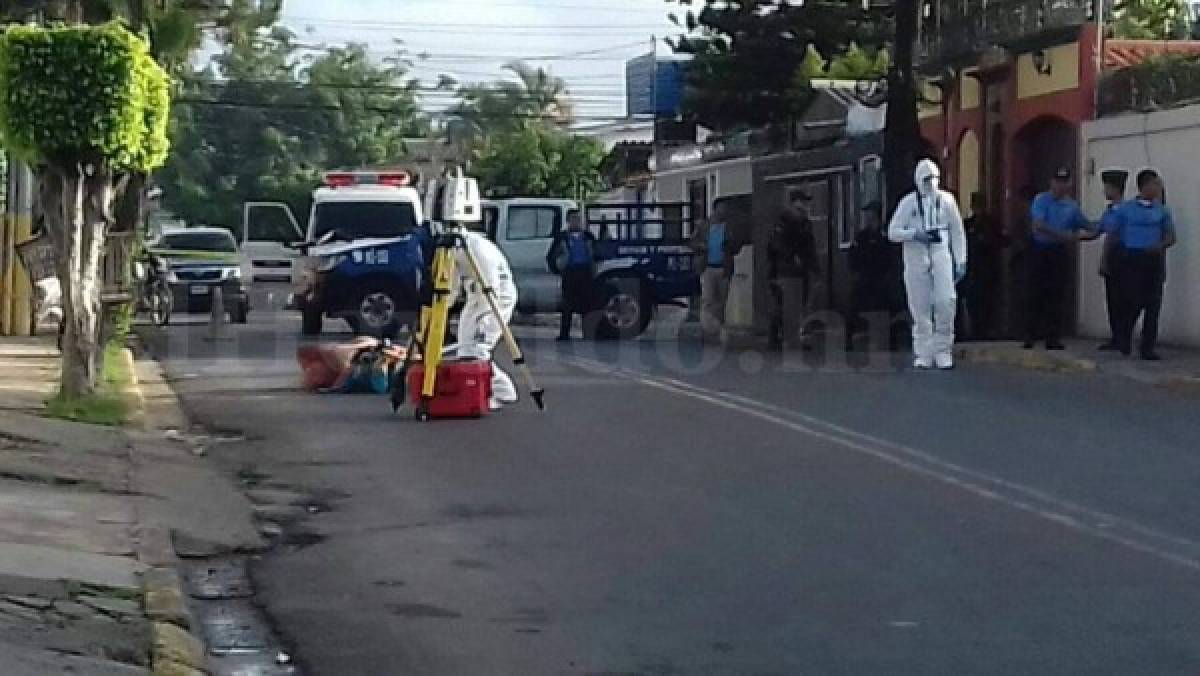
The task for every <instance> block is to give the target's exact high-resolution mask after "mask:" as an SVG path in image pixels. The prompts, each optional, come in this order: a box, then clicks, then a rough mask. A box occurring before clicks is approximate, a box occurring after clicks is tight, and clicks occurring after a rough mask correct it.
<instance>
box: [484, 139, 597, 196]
mask: <svg viewBox="0 0 1200 676" xmlns="http://www.w3.org/2000/svg"><path fill="white" fill-rule="evenodd" d="M603 161H604V147H603V146H602V145H601V144H600V143H599V142H598V141H596V140H595V139H591V138H587V137H583V136H578V135H575V134H571V133H569V132H567V131H564V130H561V129H557V128H554V127H553V126H550V125H547V124H545V123H544V122H542V121H538V120H525V121H524V122H523V123H522V124H521V125H520V126H519V127H518V128H516V129H513V130H511V131H505V132H501V133H498V134H493V135H492V136H490V137H488V138H487V140H486V141H485V142H484V144H483V146H482V148H481V150H480V153H479V158H478V160H477V161H476V163H475V165H474V167H473V168H472V173H474V174H475V175H476V176H477V177H478V178H479V180H480V183H481V185H483V187H484V188H485V189H487V190H489V191H492V192H493V193H499V194H505V195H520V196H524V197H572V198H577V199H581V200H586V199H588V198H590V197H592V196H594V195H595V194H596V193H597V192H599V191H600V190H601V189H603V186H604V178H603V175H602V174H601V172H600V164H601V163H602V162H603Z"/></svg>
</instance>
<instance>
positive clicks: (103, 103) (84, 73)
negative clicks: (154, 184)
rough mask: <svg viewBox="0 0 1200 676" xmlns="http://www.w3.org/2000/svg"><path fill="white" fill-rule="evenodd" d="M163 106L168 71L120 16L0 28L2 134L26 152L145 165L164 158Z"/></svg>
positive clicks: (70, 160) (59, 160) (36, 156)
mask: <svg viewBox="0 0 1200 676" xmlns="http://www.w3.org/2000/svg"><path fill="white" fill-rule="evenodd" d="M169 108H170V96H169V90H168V83H167V77H166V74H165V73H164V72H163V70H162V69H161V68H160V67H159V66H158V64H157V63H155V62H154V60H153V59H152V58H151V57H150V54H149V50H148V48H147V46H146V43H145V42H144V41H143V40H141V39H140V38H138V37H137V36H136V35H134V34H132V33H130V32H129V31H128V30H126V29H125V28H124V27H122V26H121V25H120V24H117V23H108V24H104V25H102V26H82V25H76V26H58V27H53V28H49V29H45V28H40V27H34V26H10V27H9V28H8V29H7V30H6V31H5V32H4V33H3V35H2V36H0V136H2V137H3V139H4V141H5V144H6V145H7V146H8V147H9V148H10V149H11V150H13V151H14V152H15V153H17V155H18V156H20V157H22V158H23V159H25V160H28V161H30V162H33V163H40V162H51V163H54V164H58V165H60V166H72V165H74V164H76V163H79V162H97V163H100V162H104V163H107V164H108V165H109V166H111V167H113V168H116V169H125V170H134V171H149V170H151V169H154V168H156V167H158V166H160V165H161V164H162V162H163V161H164V160H165V159H166V155H167V148H168V141H167V138H166V121H167V116H168V115H169Z"/></svg>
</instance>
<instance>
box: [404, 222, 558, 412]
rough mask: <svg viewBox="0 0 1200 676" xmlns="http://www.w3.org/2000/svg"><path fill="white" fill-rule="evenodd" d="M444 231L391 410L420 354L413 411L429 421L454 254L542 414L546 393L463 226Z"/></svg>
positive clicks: (450, 293) (451, 289)
mask: <svg viewBox="0 0 1200 676" xmlns="http://www.w3.org/2000/svg"><path fill="white" fill-rule="evenodd" d="M444 227H445V230H444V232H442V233H441V234H438V235H435V239H434V249H433V266H432V268H433V273H432V278H433V298H432V303H431V304H430V305H426V306H423V307H422V308H421V319H420V322H419V328H418V330H417V331H416V332H415V333H414V334H413V336H412V341H411V344H410V346H409V350H408V355H407V356H406V357H405V362H404V368H403V369H402V371H401V376H400V378H398V379H397V378H394V379H393V387H392V410H393V411H395V410H398V409H399V408H400V406H401V405H402V404H403V403H404V386H403V384H402V383H403V380H404V375H403V374H404V373H405V372H407V371H408V367H409V366H410V365H411V363H412V360H413V355H414V353H416V352H417V351H418V350H419V351H420V353H421V359H422V361H423V362H424V377H425V379H424V381H423V382H422V384H421V400H420V403H418V404H417V407H416V418H417V420H420V421H422V422H424V421H427V420H429V403H430V402H431V401H432V400H433V396H434V394H435V393H436V392H437V372H438V367H439V366H441V364H442V361H443V359H444V355H443V354H442V351H443V350H444V349H445V345H446V329H447V327H448V326H449V325H450V306H451V305H452V304H453V303H454V296H455V295H456V294H455V291H454V279H455V274H456V270H455V268H456V267H457V266H456V264H455V257H454V255H455V252H457V251H462V253H463V258H464V259H466V261H467V266H468V270H467V272H468V274H469V275H470V277H471V279H472V280H473V281H474V282H475V283H476V284H478V285H479V288H480V289H481V290H482V291H483V295H484V298H486V299H487V302H488V308H489V310H491V313H492V317H493V319H495V321H496V322H497V323H498V324H499V326H500V332H501V335H502V336H503V338H504V344H505V346H507V347H508V352H509V354H510V355H512V360H513V364H515V365H516V366H517V367H518V368H520V369H521V373H522V375H523V376H524V378H525V382H526V384H527V385H528V387H529V396H530V397H532V398H533V401H534V403H535V404H537V407H538V409H539V410H544V409H545V408H546V405H545V401H544V397H545V393H546V392H545V390H544V389H542V388H541V387H538V384H537V381H536V380H534V377H533V372H532V371H531V370H530V369H529V365H528V364H527V363H526V361H525V354H524V353H523V352H521V347H520V346H519V345H517V339H516V338H515V337H513V334H512V331H511V330H510V329H509V328H508V322H506V321H504V315H503V314H502V313H501V312H500V304H499V301H498V300H497V299H496V290H495V289H494V288H492V287H491V286H489V285H488V284H487V283H486V281H485V279H484V276H483V270H482V268H480V267H479V262H478V261H477V260H475V255H474V254H473V253H471V247H470V246H468V245H467V238H466V235H464V234H463V231H462V226H460V225H447V226H444ZM466 338H468V337H467V336H459V341H460V343H461V341H462V340H464V339H466ZM414 348H415V349H414ZM397 384H399V385H397Z"/></svg>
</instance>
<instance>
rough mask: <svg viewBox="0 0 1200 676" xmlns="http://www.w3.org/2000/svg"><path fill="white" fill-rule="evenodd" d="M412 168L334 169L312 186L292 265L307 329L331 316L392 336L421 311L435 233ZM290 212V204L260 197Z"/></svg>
mask: <svg viewBox="0 0 1200 676" xmlns="http://www.w3.org/2000/svg"><path fill="white" fill-rule="evenodd" d="M412 184H413V177H412V175H411V174H409V173H408V172H404V171H333V172H329V173H327V174H325V176H324V185H322V186H321V187H319V188H317V189H316V190H314V191H313V193H312V210H311V212H310V213H309V217H308V226H307V229H306V232H305V236H304V238H303V241H302V242H298V243H295V244H292V245H291V246H292V248H294V249H297V250H299V251H300V253H301V258H300V259H299V261H298V264H296V265H294V267H293V269H292V275H291V277H292V282H293V287H294V288H293V293H292V305H293V307H295V308H296V309H298V310H299V311H300V314H301V317H302V322H301V325H302V328H301V331H302V333H304V335H317V334H319V333H320V332H321V328H322V324H323V322H324V320H325V319H326V318H335V319H343V320H345V321H346V322H348V323H349V324H350V326H351V328H352V329H354V331H355V332H357V333H364V334H371V335H391V334H393V333H395V332H396V330H397V329H399V328H400V326H402V325H404V324H408V325H410V326H411V325H412V323H413V321H414V318H415V317H416V316H417V313H418V312H419V310H420V302H421V289H422V284H423V283H424V275H425V257H426V255H427V253H428V245H429V236H428V231H427V230H426V229H425V227H424V215H423V213H422V205H421V196H420V194H419V193H418V192H417V190H416V188H415V187H413V185H412ZM255 207H256V208H258V209H264V208H274V209H279V210H283V211H285V212H286V215H287V218H288V219H291V220H292V221H293V222H294V221H295V219H294V218H293V217H292V216H291V211H290V209H289V208H288V207H287V205H284V204H279V203H263V202H257V203H255Z"/></svg>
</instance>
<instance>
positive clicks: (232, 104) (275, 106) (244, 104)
mask: <svg viewBox="0 0 1200 676" xmlns="http://www.w3.org/2000/svg"><path fill="white" fill-rule="evenodd" d="M173 103H176V104H180V105H193V106H213V107H219V108H235V109H237V108H243V109H258V110H297V111H303V110H309V111H325V112H342V113H354V112H371V113H384V114H390V115H406V114H409V113H411V112H413V111H412V109H411V108H410V109H407V110H405V109H399V108H383V107H377V106H353V107H345V106H335V105H322V104H312V103H259V102H249V101H214V100H210V99H194V98H188V97H180V98H177V99H175V100H174V101H173ZM485 117H493V118H494V117H507V118H513V119H530V120H548V121H555V120H558V119H559V118H558V117H556V116H554V115H548V114H545V113H503V114H496V115H487V116H485ZM570 118H571V119H572V120H610V121H617V120H627V119H629V118H628V117H626V116H624V115H572V116H570Z"/></svg>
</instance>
